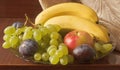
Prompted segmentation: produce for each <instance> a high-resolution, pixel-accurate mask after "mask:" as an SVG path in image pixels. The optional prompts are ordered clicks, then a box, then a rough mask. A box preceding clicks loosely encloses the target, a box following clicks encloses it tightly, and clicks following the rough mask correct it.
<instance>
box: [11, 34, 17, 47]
mask: <svg viewBox="0 0 120 70" xmlns="http://www.w3.org/2000/svg"><path fill="white" fill-rule="evenodd" d="M9 42H10V45H11V47H13V48H15V47H16V46H18V44H19V38H18V37H17V36H12V37H11V38H10V40H9Z"/></svg>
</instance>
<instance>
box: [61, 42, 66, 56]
mask: <svg viewBox="0 0 120 70" xmlns="http://www.w3.org/2000/svg"><path fill="white" fill-rule="evenodd" d="M59 50H61V51H63V53H64V54H63V55H67V54H68V48H67V46H66V45H65V44H64V43H61V44H60V45H59Z"/></svg>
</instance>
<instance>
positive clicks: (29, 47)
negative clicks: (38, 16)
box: [19, 39, 39, 57]
mask: <svg viewBox="0 0 120 70" xmlns="http://www.w3.org/2000/svg"><path fill="white" fill-rule="evenodd" d="M38 47H39V46H38V43H37V42H36V41H34V40H32V39H28V40H24V41H23V42H22V43H21V45H20V46H19V53H20V54H21V55H22V56H23V57H29V56H33V55H34V53H35V52H36V51H37V50H38Z"/></svg>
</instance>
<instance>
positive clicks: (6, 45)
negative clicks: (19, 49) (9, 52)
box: [2, 42, 11, 49]
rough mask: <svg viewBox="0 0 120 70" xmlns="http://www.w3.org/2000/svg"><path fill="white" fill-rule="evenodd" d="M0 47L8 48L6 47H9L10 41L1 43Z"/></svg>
mask: <svg viewBox="0 0 120 70" xmlns="http://www.w3.org/2000/svg"><path fill="white" fill-rule="evenodd" d="M2 47H3V48H4V49H8V48H10V47H11V46H10V43H9V42H4V43H3V44H2Z"/></svg>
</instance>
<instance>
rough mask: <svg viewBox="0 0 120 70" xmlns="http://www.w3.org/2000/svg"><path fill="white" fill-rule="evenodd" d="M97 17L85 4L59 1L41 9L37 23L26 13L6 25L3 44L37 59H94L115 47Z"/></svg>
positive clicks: (54, 61) (59, 61)
mask: <svg viewBox="0 0 120 70" xmlns="http://www.w3.org/2000/svg"><path fill="white" fill-rule="evenodd" d="M98 21H99V19H98V16H97V14H96V12H94V10H92V9H91V8H89V7H87V6H85V5H83V4H80V3H72V2H71V3H61V4H57V5H54V6H52V7H49V8H47V9H46V10H43V11H42V12H40V13H39V14H38V15H37V17H36V18H35V24H34V23H32V22H31V21H30V20H29V19H28V17H27V16H26V21H25V23H21V22H15V23H13V25H11V26H8V27H6V28H5V29H4V36H3V40H4V41H5V42H4V43H3V45H2V47H3V48H5V49H12V50H14V51H15V52H16V53H17V55H18V56H20V57H22V58H24V59H26V60H30V61H33V62H35V63H45V64H53V65H56V64H61V65H67V64H71V63H74V62H75V61H77V62H79V63H91V62H93V61H95V60H98V59H100V58H102V57H104V56H105V55H107V54H109V53H110V52H111V51H112V50H113V45H112V42H111V40H110V37H109V32H108V30H107V29H106V28H105V27H104V26H103V25H101V24H99V22H98ZM27 23H30V24H32V25H31V26H28V25H27Z"/></svg>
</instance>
